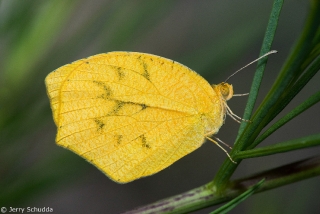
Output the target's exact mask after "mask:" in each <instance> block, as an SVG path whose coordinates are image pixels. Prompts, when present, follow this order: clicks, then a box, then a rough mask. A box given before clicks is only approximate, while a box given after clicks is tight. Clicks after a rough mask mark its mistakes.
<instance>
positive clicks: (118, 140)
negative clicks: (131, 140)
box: [114, 134, 123, 145]
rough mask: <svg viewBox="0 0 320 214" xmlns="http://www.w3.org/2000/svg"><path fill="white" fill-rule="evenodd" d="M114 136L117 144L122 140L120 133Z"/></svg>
mask: <svg viewBox="0 0 320 214" xmlns="http://www.w3.org/2000/svg"><path fill="white" fill-rule="evenodd" d="M114 137H115V139H116V141H117V145H120V144H121V142H122V138H123V136H122V135H120V134H117V135H115V136H114Z"/></svg>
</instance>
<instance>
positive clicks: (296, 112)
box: [250, 91, 320, 148]
mask: <svg viewBox="0 0 320 214" xmlns="http://www.w3.org/2000/svg"><path fill="white" fill-rule="evenodd" d="M319 101H320V91H319V92H317V93H315V94H314V95H312V96H311V97H309V98H308V99H307V100H306V101H304V102H303V103H301V104H300V105H299V106H297V107H296V108H294V109H293V110H292V111H290V112H289V113H288V114H287V115H285V116H284V117H282V118H281V119H279V120H278V121H277V122H276V123H274V124H273V125H272V126H271V127H270V128H269V129H267V130H266V131H265V132H264V133H263V134H262V135H260V136H259V137H258V138H257V139H256V140H255V141H254V142H253V144H252V146H250V147H253V148H254V147H255V146H256V145H258V144H259V143H260V142H262V141H263V140H264V139H266V138H267V137H268V136H270V135H271V134H272V133H273V132H275V131H276V130H277V129H279V128H280V127H281V126H283V125H284V124H286V123H287V122H289V121H290V120H292V119H293V118H295V117H296V116H298V115H299V114H301V113H302V112H304V111H306V110H307V109H308V108H310V107H311V106H313V105H314V104H316V103H318V102H319Z"/></svg>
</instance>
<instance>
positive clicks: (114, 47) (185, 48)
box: [0, 0, 320, 214]
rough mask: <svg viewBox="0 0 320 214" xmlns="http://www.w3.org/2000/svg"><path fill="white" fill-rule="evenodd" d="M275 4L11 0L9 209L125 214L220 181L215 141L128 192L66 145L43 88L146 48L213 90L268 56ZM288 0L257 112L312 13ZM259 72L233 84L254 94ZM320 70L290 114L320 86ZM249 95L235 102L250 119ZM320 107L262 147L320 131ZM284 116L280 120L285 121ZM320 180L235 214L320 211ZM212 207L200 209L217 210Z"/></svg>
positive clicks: (6, 35) (228, 127) (4, 117)
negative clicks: (73, 67) (106, 57)
mask: <svg viewBox="0 0 320 214" xmlns="http://www.w3.org/2000/svg"><path fill="white" fill-rule="evenodd" d="M271 8H272V1H254V0H240V1H231V0H216V1H213V0H212V1H207V0H205V1H191V0H183V1H182V0H179V1H178V0H176V1H169V0H161V1H160V0H154V1H148V0H133V1H124V0H122V1H114V0H113V1H111V0H110V1H103V0H91V1H85V0H80V1H75V0H67V1H66V0H55V1H53V0H51V1H50V0H32V1H31V0H24V1H21V0H10V1H0V191H1V193H0V199H1V200H0V206H1V207H2V206H6V207H9V206H15V207H28V206H29V207H33V206H35V207H51V208H53V210H54V212H55V213H120V212H123V211H126V210H130V209H132V208H134V207H137V206H141V205H145V204H147V203H151V202H154V201H156V200H160V199H163V198H165V197H169V196H172V195H176V194H179V193H182V192H185V191H187V190H190V189H193V188H196V187H198V186H201V185H203V184H205V183H208V182H209V181H211V180H212V179H213V177H214V175H215V173H216V172H217V170H218V168H219V167H220V165H221V164H222V162H223V160H224V159H225V158H226V155H225V154H224V153H223V152H222V151H221V150H220V149H219V148H218V147H216V146H215V145H213V144H212V143H210V142H207V143H205V144H204V145H203V146H202V147H201V148H200V149H198V150H197V151H195V152H193V153H192V154H190V155H187V156H186V157H184V158H182V159H181V160H179V161H178V162H176V163H175V164H173V165H172V166H170V167H169V168H167V169H165V170H163V171H161V172H160V173H158V174H155V175H153V176H150V177H147V178H143V179H140V180H137V181H134V182H132V183H129V184H125V185H121V184H117V183H115V182H113V181H111V180H109V179H108V178H107V177H106V176H105V175H104V174H102V173H101V172H100V171H99V170H97V169H96V168H95V167H94V166H92V165H90V164H89V163H88V162H86V161H85V160H84V159H82V158H80V157H79V156H77V155H75V154H73V153H72V152H70V151H67V150H65V149H63V148H61V147H58V146H57V145H55V134H56V127H55V125H54V123H53V119H52V115H51V109H50V106H49V100H48V98H47V96H46V90H45V85H44V78H45V76H46V75H47V74H48V73H50V72H51V71H53V70H54V69H56V68H58V67H60V66H62V65H65V64H67V63H70V62H72V61H75V60H77V59H80V58H84V57H88V56H90V55H94V54H97V53H101V52H109V51H137V52H145V53H152V54H155V55H159V56H163V57H166V58H169V59H173V60H175V61H178V62H180V63H182V64H184V65H186V66H188V67H190V68H191V69H193V70H195V71H197V72H198V73H199V74H201V75H202V76H203V77H204V78H205V79H207V80H208V82H210V83H219V82H222V81H224V79H226V77H228V76H229V75H230V74H231V73H233V72H234V71H235V70H237V69H239V68H240V67H242V66H244V65H245V64H247V63H249V62H250V61H252V60H254V59H255V58H257V57H258V55H259V51H260V47H261V43H262V40H263V36H264V32H265V28H266V26H267V22H268V18H269V14H270V11H271ZM308 8H309V2H308V1H298V0H289V1H286V2H285V4H284V7H283V10H282V13H281V16H280V22H279V26H278V30H277V34H276V37H275V41H274V44H273V49H276V50H278V51H279V53H278V54H276V55H272V56H270V57H269V62H268V66H267V69H266V72H265V77H264V79H263V83H262V86H261V90H260V92H259V93H260V96H259V98H258V100H257V106H258V104H259V103H260V102H261V101H262V99H263V97H264V96H265V95H266V93H267V92H268V90H269V89H270V87H271V85H272V83H273V81H274V80H275V78H276V76H277V73H278V72H279V70H280V69H281V66H282V64H283V62H284V61H285V59H286V57H287V55H288V53H289V52H290V49H291V47H292V45H293V44H294V41H295V40H296V39H297V37H298V35H299V33H300V31H301V29H302V27H303V24H304V21H305V17H306V14H307V12H308ZM254 69H255V66H251V67H249V68H247V69H246V70H244V71H242V72H241V73H239V74H237V75H236V76H234V77H233V78H232V79H230V81H229V83H231V84H233V87H234V90H235V93H246V92H248V91H249V90H250V83H251V81H252V77H253V72H254ZM319 81H320V76H319V74H318V75H316V76H315V77H314V78H313V79H312V80H311V81H310V82H309V84H308V85H307V86H306V87H305V88H304V89H303V90H302V92H301V93H300V94H299V95H298V96H297V97H296V98H295V99H294V100H293V101H292V102H291V103H290V104H289V106H288V107H287V108H286V109H285V110H284V111H283V112H282V113H281V114H280V116H283V115H285V113H287V112H289V111H290V110H292V109H293V108H294V107H295V106H297V105H298V104H300V103H301V102H302V101H303V100H304V99H305V98H307V97H309V96H310V95H312V94H313V93H314V92H316V91H318V90H319ZM246 100H247V97H235V98H233V99H232V100H230V101H229V106H230V107H231V109H232V110H233V111H234V112H235V113H236V114H238V115H240V116H241V115H242V113H243V111H244V107H245V103H246ZM319 107H320V106H319V104H318V105H315V106H313V107H312V108H310V109H309V110H308V111H306V112H305V113H303V114H301V115H299V116H298V117H297V118H295V119H293V120H292V121H291V122H290V123H288V124H287V125H285V126H284V127H282V128H281V129H280V130H278V131H277V132H275V133H274V134H273V135H271V136H270V137H269V138H268V139H267V140H265V141H264V142H263V143H262V144H261V145H260V146H265V145H269V144H273V143H277V142H282V141H285V140H290V139H294V138H298V137H303V136H307V135H310V134H315V133H319V131H320V122H319V121H320V116H319ZM278 118H279V117H278ZM238 127H239V124H238V123H236V122H235V121H233V120H232V119H231V118H229V117H227V119H226V123H225V125H224V126H222V128H221V129H220V132H219V134H218V135H217V137H219V138H220V139H222V140H223V141H224V142H227V143H228V144H230V145H232V144H233V142H234V140H235V137H236V134H237V130H238ZM319 152H320V149H319V148H316V147H313V148H310V149H305V150H300V151H294V152H289V153H282V154H278V155H273V156H267V157H261V158H256V159H255V160H253V159H248V160H245V161H243V162H242V163H241V165H240V167H239V168H238V170H237V171H236V173H235V175H234V177H233V178H240V177H243V176H246V175H251V174H253V173H256V172H260V171H263V170H266V169H271V168H274V167H277V166H281V165H284V164H288V163H291V162H294V161H297V160H301V159H303V158H307V157H310V156H312V155H315V154H319ZM319 188H320V182H319V177H316V178H312V179H308V180H305V181H302V182H298V183H295V184H292V185H288V186H285V187H281V188H278V189H275V190H271V191H268V192H264V193H260V194H257V195H254V196H252V197H250V198H249V199H247V200H246V201H245V202H244V203H242V204H241V205H240V206H238V207H236V208H235V209H234V210H233V211H231V212H230V213H247V214H250V213H260V214H263V213H268V214H269V213H290V214H295V213H319V212H320V209H319V204H318V198H319V197H318V196H319V191H318V190H319ZM214 209H215V207H210V208H207V209H204V210H201V211H197V212H194V213H208V212H210V211H212V210H214Z"/></svg>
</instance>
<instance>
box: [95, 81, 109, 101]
mask: <svg viewBox="0 0 320 214" xmlns="http://www.w3.org/2000/svg"><path fill="white" fill-rule="evenodd" d="M93 82H94V83H95V84H97V85H98V86H99V87H101V88H103V90H104V91H105V93H103V94H101V95H99V96H98V98H102V99H109V98H110V97H111V96H112V89H111V88H110V87H109V86H107V85H106V84H105V83H104V82H100V81H96V80H94V81H93Z"/></svg>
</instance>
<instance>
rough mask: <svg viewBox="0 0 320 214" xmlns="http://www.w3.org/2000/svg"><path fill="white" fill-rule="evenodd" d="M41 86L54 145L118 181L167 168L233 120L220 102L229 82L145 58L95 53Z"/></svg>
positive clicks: (229, 94) (228, 91) (163, 60)
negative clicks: (50, 117) (53, 128)
mask: <svg viewBox="0 0 320 214" xmlns="http://www.w3.org/2000/svg"><path fill="white" fill-rule="evenodd" d="M45 83H46V87H47V93H48V96H49V98H50V104H51V108H52V111H53V118H54V121H55V124H56V125H57V127H58V133H57V136H56V142H57V144H58V145H60V146H62V147H65V148H67V149H69V150H71V151H73V152H75V153H76V154H78V155H80V156H82V157H83V158H85V159H86V160H88V161H89V162H91V163H92V164H94V165H95V166H96V167H98V168H99V169H100V170H101V171H102V172H104V173H105V174H106V175H107V176H108V177H109V178H111V179H112V180H114V181H116V182H119V183H126V182H130V181H133V180H135V179H138V178H141V177H144V176H148V175H152V174H154V173H156V172H159V171H160V170H162V169H164V168H166V167H168V166H170V165H171V164H172V163H174V162H175V161H177V160H178V159H180V158H182V157H183V156H185V155H187V154H189V153H190V152H192V151H194V150H195V149H197V148H199V147H200V146H201V145H202V144H203V142H204V140H205V138H208V139H210V140H211V141H213V140H212V139H211V138H209V136H211V135H213V134H216V133H217V132H218V131H219V129H220V127H221V126H222V124H223V122H224V118H225V115H226V113H228V114H229V115H230V116H232V117H233V118H234V119H236V118H235V117H237V116H236V115H234V114H233V113H232V111H231V110H230V109H229V107H228V106H227V104H226V101H227V100H229V99H230V98H232V96H233V88H232V85H230V84H228V83H224V82H223V83H220V84H218V85H210V84H209V83H208V82H207V81H206V80H205V79H203V78H202V77H201V76H199V75H198V74H197V73H196V72H194V71H193V70H191V69H190V68H188V67H186V66H184V65H182V64H179V63H177V62H175V61H172V60H169V59H166V58H163V57H159V56H155V55H151V54H145V53H136V52H110V53H106V54H98V55H95V56H92V57H89V58H85V59H81V60H78V61H75V62H73V63H71V64H68V65H65V66H62V67H60V68H58V69H57V70H55V71H53V72H52V73H50V74H49V75H48V76H47V77H46V79H45ZM237 118H238V117H237ZM213 142H215V141H213ZM215 143H216V142H215ZM217 145H218V144H217ZM220 148H222V147H220ZM224 151H225V150H224ZM229 157H230V156H229ZM230 159H231V158H230ZM231 160H232V159H231Z"/></svg>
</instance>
